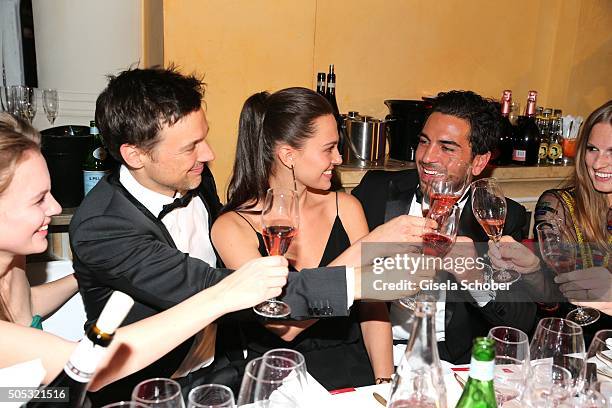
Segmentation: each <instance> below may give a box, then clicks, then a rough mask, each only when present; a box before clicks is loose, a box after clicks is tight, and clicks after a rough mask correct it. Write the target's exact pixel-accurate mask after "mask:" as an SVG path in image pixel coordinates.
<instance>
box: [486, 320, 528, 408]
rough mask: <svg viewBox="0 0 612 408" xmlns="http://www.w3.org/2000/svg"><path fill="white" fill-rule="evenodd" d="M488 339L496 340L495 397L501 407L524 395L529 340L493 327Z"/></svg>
mask: <svg viewBox="0 0 612 408" xmlns="http://www.w3.org/2000/svg"><path fill="white" fill-rule="evenodd" d="M488 337H489V338H490V339H493V340H495V376H494V385H495V397H496V399H497V405H498V406H500V407H501V406H502V405H503V404H504V403H505V402H506V401H511V400H513V399H516V398H519V397H520V395H522V394H523V391H524V389H525V381H526V380H527V377H528V375H529V364H530V359H529V338H528V337H527V335H526V334H525V333H524V332H522V331H521V330H519V329H514V328H512V327H506V326H497V327H493V328H492V329H491V330H489V334H488Z"/></svg>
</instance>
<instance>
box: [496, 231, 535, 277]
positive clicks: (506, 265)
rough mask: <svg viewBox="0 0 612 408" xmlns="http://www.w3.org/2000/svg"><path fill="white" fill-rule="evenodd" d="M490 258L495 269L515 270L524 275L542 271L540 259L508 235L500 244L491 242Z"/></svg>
mask: <svg viewBox="0 0 612 408" xmlns="http://www.w3.org/2000/svg"><path fill="white" fill-rule="evenodd" d="M489 258H490V259H491V266H493V268H494V269H513V270H515V271H517V272H518V273H520V274H522V275H525V274H530V273H534V272H536V271H538V270H540V258H538V257H537V256H536V255H535V254H534V253H533V252H531V250H530V249H529V248H527V247H526V246H525V245H523V244H521V243H520V242H516V241H515V240H514V238H512V237H510V236H507V235H504V236H503V237H502V238H501V240H500V242H498V243H495V242H493V241H489Z"/></svg>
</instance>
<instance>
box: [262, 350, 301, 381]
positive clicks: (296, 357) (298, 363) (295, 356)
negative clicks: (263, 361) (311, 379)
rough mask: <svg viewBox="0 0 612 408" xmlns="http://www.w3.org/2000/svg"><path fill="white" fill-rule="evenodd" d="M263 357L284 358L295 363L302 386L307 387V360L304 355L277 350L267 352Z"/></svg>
mask: <svg viewBox="0 0 612 408" xmlns="http://www.w3.org/2000/svg"><path fill="white" fill-rule="evenodd" d="M263 357H282V358H286V359H289V360H291V361H293V363H294V364H295V370H296V372H297V373H298V375H299V376H300V378H301V381H302V385H303V386H306V385H307V383H308V375H307V369H306V359H305V358H304V355H303V354H302V353H300V352H299V351H296V350H292V349H288V348H277V349H272V350H268V351H266V352H265V353H264V355H263Z"/></svg>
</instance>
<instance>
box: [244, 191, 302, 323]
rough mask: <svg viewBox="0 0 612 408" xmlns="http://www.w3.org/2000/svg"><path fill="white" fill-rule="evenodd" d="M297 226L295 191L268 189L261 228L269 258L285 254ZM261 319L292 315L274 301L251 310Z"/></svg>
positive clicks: (288, 308) (297, 212) (298, 221)
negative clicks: (261, 317)
mask: <svg viewBox="0 0 612 408" xmlns="http://www.w3.org/2000/svg"><path fill="white" fill-rule="evenodd" d="M299 223H300V217H299V210H298V197H297V192H296V191H295V190H290V189H285V188H270V189H268V191H267V193H266V199H265V201H264V205H263V209H262V210H261V227H262V228H263V237H264V241H265V243H266V248H267V249H268V254H269V255H284V254H285V252H287V249H288V248H289V245H290V244H291V241H292V240H293V237H295V235H296V234H297V232H298V227H299ZM253 310H255V313H257V314H259V315H261V316H264V317H285V316H288V315H289V314H290V313H291V308H290V307H289V305H288V304H287V303H285V302H283V301H280V300H277V299H276V298H274V299H270V300H267V301H265V302H263V303H260V304H259V305H257V306H255V307H254V308H253Z"/></svg>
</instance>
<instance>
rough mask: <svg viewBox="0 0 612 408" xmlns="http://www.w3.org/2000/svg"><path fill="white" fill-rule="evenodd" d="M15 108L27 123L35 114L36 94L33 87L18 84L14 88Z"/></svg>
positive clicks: (30, 121)
mask: <svg viewBox="0 0 612 408" xmlns="http://www.w3.org/2000/svg"><path fill="white" fill-rule="evenodd" d="M14 89H15V110H16V112H17V113H18V114H19V115H20V116H21V117H22V118H23V119H25V120H26V121H28V123H30V124H32V120H34V116H36V95H35V92H34V88H31V87H29V86H23V85H19V86H16V87H15V88H14Z"/></svg>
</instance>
